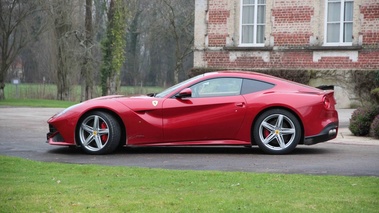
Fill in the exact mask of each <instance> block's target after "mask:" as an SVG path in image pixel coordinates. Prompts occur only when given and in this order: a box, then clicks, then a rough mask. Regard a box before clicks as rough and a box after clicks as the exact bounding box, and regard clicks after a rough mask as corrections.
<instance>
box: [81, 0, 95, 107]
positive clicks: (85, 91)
mask: <svg viewBox="0 0 379 213" xmlns="http://www.w3.org/2000/svg"><path fill="white" fill-rule="evenodd" d="M92 37H93V27H92V0H86V16H85V38H84V39H85V40H84V57H83V63H82V68H81V79H82V91H81V94H82V96H81V98H80V99H81V100H80V101H85V100H88V99H91V98H93V86H94V85H93V84H94V83H93V82H94V80H93V66H92V58H91V54H90V52H91V49H92V48H91V45H92Z"/></svg>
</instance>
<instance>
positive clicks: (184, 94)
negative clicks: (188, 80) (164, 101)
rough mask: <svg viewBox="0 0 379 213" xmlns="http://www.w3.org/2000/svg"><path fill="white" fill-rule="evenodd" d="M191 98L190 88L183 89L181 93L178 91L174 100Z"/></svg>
mask: <svg viewBox="0 0 379 213" xmlns="http://www.w3.org/2000/svg"><path fill="white" fill-rule="evenodd" d="M191 96H192V90H191V89H190V88H185V89H183V90H182V91H180V92H179V93H178V94H177V95H175V97H176V98H190V97H191Z"/></svg>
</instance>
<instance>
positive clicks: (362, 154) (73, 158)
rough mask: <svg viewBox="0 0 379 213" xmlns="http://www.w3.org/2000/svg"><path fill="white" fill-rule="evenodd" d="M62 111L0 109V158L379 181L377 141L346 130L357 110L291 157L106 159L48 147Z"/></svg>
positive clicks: (201, 153)
mask: <svg viewBox="0 0 379 213" xmlns="http://www.w3.org/2000/svg"><path fill="white" fill-rule="evenodd" d="M60 110H61V109H46V108H0V155H9V156H18V157H23V158H27V159H32V160H39V161H48V162H64V163H78V164H102V165H118V166H137V167H148V168H167V169H191V170H220V171H248V172H275V173H302V174H328V175H329V174H333V175H353V176H379V140H374V139H372V138H367V137H354V136H352V135H351V133H350V132H349V130H348V129H347V126H348V123H349V118H350V116H351V113H352V112H353V110H339V115H340V127H341V129H340V133H339V135H338V137H337V139H335V140H333V141H330V142H327V143H322V144H317V145H314V146H298V147H297V148H296V150H295V151H294V152H293V153H292V154H290V155H265V154H262V153H261V152H260V150H259V149H258V148H252V149H246V148H239V147H238V148H230V147H228V148H225V147H217V148H213V147H202V148H198V147H179V148H178V147H170V148H159V147H158V148H133V149H122V150H120V151H119V152H117V153H116V154H112V155H105V156H91V155H86V154H83V153H82V152H81V151H80V150H78V149H69V148H66V147H57V146H51V145H48V144H46V143H45V141H46V138H45V137H46V132H47V131H48V127H47V124H46V120H47V119H48V118H49V117H50V116H51V115H53V114H54V113H56V112H59V111H60ZM0 168H1V166H0Z"/></svg>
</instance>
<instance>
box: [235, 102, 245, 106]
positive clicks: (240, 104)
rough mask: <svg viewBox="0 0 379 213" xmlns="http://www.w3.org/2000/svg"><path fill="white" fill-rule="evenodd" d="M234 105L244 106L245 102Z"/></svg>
mask: <svg viewBox="0 0 379 213" xmlns="http://www.w3.org/2000/svg"><path fill="white" fill-rule="evenodd" d="M236 106H237V107H245V103H244V102H240V103H236Z"/></svg>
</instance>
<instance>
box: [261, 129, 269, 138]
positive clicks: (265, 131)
mask: <svg viewBox="0 0 379 213" xmlns="http://www.w3.org/2000/svg"><path fill="white" fill-rule="evenodd" d="M269 134H270V131H268V130H267V129H264V130H263V135H264V136H265V138H267V136H268V135H269Z"/></svg>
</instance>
